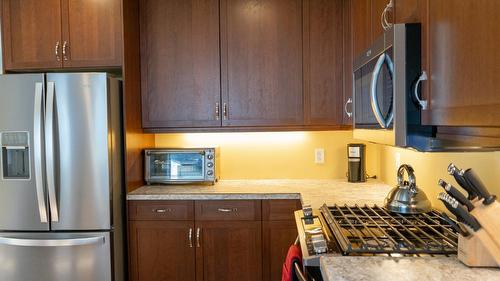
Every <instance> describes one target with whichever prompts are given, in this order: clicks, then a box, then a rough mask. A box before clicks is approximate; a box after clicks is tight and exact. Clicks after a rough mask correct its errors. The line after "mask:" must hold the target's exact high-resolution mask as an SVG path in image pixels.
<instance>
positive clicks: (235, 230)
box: [178, 221, 262, 281]
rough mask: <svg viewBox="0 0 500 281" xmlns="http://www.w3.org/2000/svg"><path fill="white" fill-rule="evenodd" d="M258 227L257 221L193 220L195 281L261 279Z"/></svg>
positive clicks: (259, 223) (246, 280)
mask: <svg viewBox="0 0 500 281" xmlns="http://www.w3.org/2000/svg"><path fill="white" fill-rule="evenodd" d="M261 228H262V227H261V221H224V222H217V221H214V222H209V221H203V222H198V221H197V222H196V229H197V230H198V229H200V236H199V237H200V238H199V239H200V240H199V247H197V248H196V280H197V281H233V280H238V281H259V280H262V240H261V239H262V233H261ZM197 246H198V244H197ZM178 280H182V279H178Z"/></svg>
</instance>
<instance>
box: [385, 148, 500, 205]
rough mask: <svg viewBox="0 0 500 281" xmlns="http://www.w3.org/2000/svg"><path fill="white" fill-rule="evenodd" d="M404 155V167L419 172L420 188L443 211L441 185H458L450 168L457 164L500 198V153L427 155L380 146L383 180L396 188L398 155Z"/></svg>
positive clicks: (417, 174)
mask: <svg viewBox="0 0 500 281" xmlns="http://www.w3.org/2000/svg"><path fill="white" fill-rule="evenodd" d="M398 153H399V154H400V161H401V164H403V163H407V164H410V165H411V166H412V167H413V168H414V170H415V173H416V177H417V185H418V186H419V187H420V188H422V189H423V190H424V191H425V193H426V194H427V197H429V199H431V202H432V204H433V206H434V207H436V208H438V209H443V208H444V206H443V205H442V203H440V202H439V200H437V194H438V193H439V192H441V191H443V189H442V188H441V187H439V186H438V185H437V182H438V180H439V179H440V178H442V179H443V180H445V181H447V182H449V183H452V184H453V185H455V186H457V187H459V186H458V184H457V183H456V182H455V180H454V179H453V177H452V176H449V175H448V173H447V170H446V169H447V167H448V165H449V164H450V163H454V164H455V165H457V166H458V167H459V168H461V169H466V168H473V169H474V171H476V173H477V174H478V175H479V176H480V177H481V179H482V180H483V182H484V184H485V185H486V186H487V187H488V189H489V190H490V192H491V193H493V194H497V195H500V152H480V153H470V152H467V153H423V152H416V151H413V150H409V149H402V148H396V147H390V146H381V147H380V159H379V160H380V173H381V179H382V180H383V181H384V182H386V183H387V184H390V185H396V172H397V167H396V155H397V154H398Z"/></svg>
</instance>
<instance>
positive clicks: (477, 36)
mask: <svg viewBox="0 0 500 281" xmlns="http://www.w3.org/2000/svg"><path fill="white" fill-rule="evenodd" d="M428 5H429V6H428V9H429V10H428V13H429V14H428V19H429V34H428V36H429V42H428V46H429V60H430V61H429V63H430V69H429V70H428V72H429V73H428V76H429V79H430V81H428V82H424V84H425V83H429V86H430V97H428V100H429V103H430V104H429V110H426V111H423V116H422V117H423V123H425V124H429V125H439V126H500V110H498V108H499V107H500V94H499V91H498V78H499V77H500V53H499V52H498V49H500V40H498V38H500V29H499V28H492V27H497V26H499V25H500V17H499V16H498V15H499V11H500V1H498V0H463V1H460V4H459V5H450V2H449V1H446V0H432V1H428Z"/></svg>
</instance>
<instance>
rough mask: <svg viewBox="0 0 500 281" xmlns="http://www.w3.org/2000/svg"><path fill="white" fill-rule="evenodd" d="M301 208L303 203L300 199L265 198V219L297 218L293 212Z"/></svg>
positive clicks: (263, 204)
mask: <svg viewBox="0 0 500 281" xmlns="http://www.w3.org/2000/svg"><path fill="white" fill-rule="evenodd" d="M301 208H302V204H301V203H300V200H291V199H284V200H281V199H280V200H263V201H262V212H263V220H265V221H276V220H295V218H294V216H293V212H295V211H297V210H300V209H301Z"/></svg>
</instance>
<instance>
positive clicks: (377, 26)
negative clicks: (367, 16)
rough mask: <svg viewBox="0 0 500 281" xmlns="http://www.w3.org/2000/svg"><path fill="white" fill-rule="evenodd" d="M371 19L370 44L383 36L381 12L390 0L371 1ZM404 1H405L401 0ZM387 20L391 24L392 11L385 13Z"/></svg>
mask: <svg viewBox="0 0 500 281" xmlns="http://www.w3.org/2000/svg"><path fill="white" fill-rule="evenodd" d="M371 1H372V2H371V6H372V7H371V13H372V15H371V19H372V23H371V26H372V34H371V36H372V42H373V41H375V40H376V39H377V38H378V37H380V36H382V34H384V28H383V27H382V12H383V11H384V9H385V7H386V6H387V4H388V3H389V1H390V0H371ZM403 1H406V0H403ZM387 20H388V21H389V22H390V23H392V11H388V12H387Z"/></svg>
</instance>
